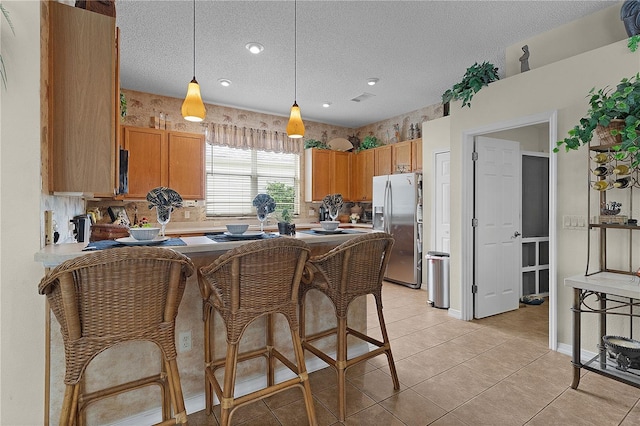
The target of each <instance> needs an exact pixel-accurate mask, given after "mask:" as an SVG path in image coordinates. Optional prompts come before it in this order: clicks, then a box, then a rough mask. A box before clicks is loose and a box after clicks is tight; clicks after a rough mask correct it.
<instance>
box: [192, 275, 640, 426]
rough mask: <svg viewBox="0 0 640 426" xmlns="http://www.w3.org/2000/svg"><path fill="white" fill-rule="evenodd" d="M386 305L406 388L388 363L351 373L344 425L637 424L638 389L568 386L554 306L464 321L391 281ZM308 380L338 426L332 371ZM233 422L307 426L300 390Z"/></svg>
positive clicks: (327, 421) (326, 421) (593, 380)
mask: <svg viewBox="0 0 640 426" xmlns="http://www.w3.org/2000/svg"><path fill="white" fill-rule="evenodd" d="M368 302H369V303H370V305H373V304H374V303H373V298H371V299H370V300H369V301H368ZM383 303H384V314H385V319H386V323H387V328H388V331H389V335H390V337H391V339H392V341H391V348H392V350H393V355H394V358H395V361H396V367H397V370H398V376H399V378H400V390H399V391H395V390H394V389H393V385H392V383H391V378H390V376H389V368H388V366H387V365H386V359H385V358H384V357H383V356H380V357H377V358H374V359H373V360H370V361H368V362H366V363H364V364H361V365H357V366H354V367H352V368H351V369H350V370H349V371H348V374H347V379H348V381H349V384H348V386H347V399H348V402H347V419H346V421H345V422H344V424H345V425H389V426H395V425H411V426H413V425H416V426H418V425H449V426H455V425H461V426H464V425H468V426H476V425H525V424H526V425H532V426H533V425H598V426H602V425H623V426H631V425H638V424H640V389H637V388H634V387H631V386H628V385H625V384H622V383H618V382H615V381H613V380H610V379H607V378H605V377H602V376H599V375H597V374H594V373H589V372H585V373H584V375H583V377H582V379H581V382H580V387H579V388H578V389H577V390H573V389H571V388H570V387H569V385H570V383H571V378H572V369H571V363H570V358H569V357H568V356H565V355H562V354H560V353H557V352H552V351H550V350H549V349H547V347H548V337H547V330H548V303H544V304H542V305H539V306H534V305H520V309H518V310H517V311H513V312H508V313H505V314H502V315H497V316H494V317H490V318H485V319H482V320H479V321H470V322H467V321H459V320H455V319H453V318H451V317H449V316H448V315H447V313H446V311H445V310H441V309H436V308H432V307H429V306H428V305H427V304H426V292H424V291H418V290H412V289H409V288H407V287H403V286H399V285H395V284H390V283H385V284H384V287H383ZM369 312H372V314H370V315H369V317H368V327H369V332H370V334H371V335H374V336H375V335H379V327H378V323H377V317H376V315H375V308H374V309H369ZM310 378H311V389H312V392H313V394H314V398H315V407H316V415H317V417H318V422H319V424H320V425H340V424H341V423H340V422H338V421H337V418H336V415H335V413H336V411H337V403H336V398H335V396H336V393H337V391H336V383H335V373H334V371H333V370H332V369H330V368H325V369H323V370H319V371H316V372H314V373H311V374H310ZM218 412H219V410H216V412H215V414H214V415H211V416H207V415H205V413H204V412H198V413H193V414H191V415H189V424H190V425H192V426H204V425H217V424H218V421H217V418H216V415H217V413H218ZM233 424H234V425H245V426H248V425H261V426H262V425H285V426H289V425H291V426H294V425H295V426H297V425H305V424H307V420H306V414H305V411H304V404H303V401H302V397H301V392H300V391H298V390H297V389H295V390H290V391H287V392H283V393H280V394H278V395H276V396H274V397H272V398H269V399H266V400H264V401H260V402H256V403H254V404H250V405H248V406H245V407H242V408H240V409H238V410H237V412H236V413H235V414H234V416H233Z"/></svg>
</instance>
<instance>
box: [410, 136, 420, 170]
mask: <svg viewBox="0 0 640 426" xmlns="http://www.w3.org/2000/svg"><path fill="white" fill-rule="evenodd" d="M411 145H412V147H411V171H414V172H421V171H422V139H414V140H413V141H411Z"/></svg>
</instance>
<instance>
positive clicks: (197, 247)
mask: <svg viewBox="0 0 640 426" xmlns="http://www.w3.org/2000/svg"><path fill="white" fill-rule="evenodd" d="M343 225H345V226H341V227H342V228H345V229H353V230H354V231H359V232H358V233H339V234H328V235H320V234H310V233H306V232H296V234H295V236H293V238H296V239H299V240H303V241H305V242H306V243H307V244H309V245H314V244H340V243H342V242H344V241H347V240H349V239H350V238H353V237H355V236H357V235H360V234H361V233H369V232H376V231H373V230H372V229H371V226H370V225H363V226H358V227H353V226H352V225H351V224H349V226H346V225H347V224H343ZM297 226H298V225H297V224H296V228H297ZM312 228H319V226H313V224H310V226H309V228H308V229H312ZM184 229H189V228H186V227H185V228H184ZM190 229H193V230H192V231H191V232H192V233H203V232H224V231H225V230H226V228H225V227H209V228H204V227H198V228H195V227H194V228H190ZM195 229H197V230H195ZM250 230H251V231H255V230H259V228H258V229H252V228H251V227H250ZM173 232H175V231H173ZM265 232H267V230H266V227H265ZM167 233H168V234H170V232H167ZM186 233H188V232H187V231H181V234H182V235H183V236H181V237H180V239H181V240H182V241H183V242H184V243H185V245H179V246H173V245H172V246H167V247H169V248H171V249H173V250H176V251H178V252H180V253H184V254H186V255H187V256H189V255H191V254H198V253H200V254H206V253H216V252H225V251H227V250H230V249H232V248H234V247H237V246H239V245H242V244H245V243H248V242H250V241H256V240H239V241H222V242H219V241H214V240H212V239H210V238H209V237H206V236H202V235H200V236H184V234H186ZM276 234H277V232H276ZM286 238H292V237H286ZM87 244H88V243H71V244H53V245H48V246H45V247H44V248H43V249H41V250H40V251H39V252H37V253H35V255H34V260H35V261H36V262H42V263H43V265H44V266H45V267H54V266H57V265H59V264H60V263H62V262H64V261H65V260H69V259H73V258H75V257H78V256H82V255H84V254H87V253H91V252H92V251H83V249H84V248H85V247H86V246H87ZM109 250H111V249H109Z"/></svg>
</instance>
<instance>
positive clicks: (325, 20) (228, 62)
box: [116, 0, 622, 128]
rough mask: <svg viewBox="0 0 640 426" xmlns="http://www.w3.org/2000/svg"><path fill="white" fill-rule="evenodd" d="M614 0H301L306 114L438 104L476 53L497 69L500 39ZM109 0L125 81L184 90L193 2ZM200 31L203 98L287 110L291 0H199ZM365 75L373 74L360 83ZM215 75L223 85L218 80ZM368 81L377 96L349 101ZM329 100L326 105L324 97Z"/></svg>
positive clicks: (341, 116) (395, 110)
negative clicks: (257, 47)
mask: <svg viewBox="0 0 640 426" xmlns="http://www.w3.org/2000/svg"><path fill="white" fill-rule="evenodd" d="M615 3H616V2H611V1H497V2H494V1H311V0H299V1H298V2H297V101H298V104H299V105H300V108H301V111H302V117H303V119H305V120H312V121H318V122H322V123H328V124H334V125H338V126H344V127H350V128H357V127H360V126H363V125H366V124H369V123H373V122H377V121H380V120H384V119H386V118H390V117H395V116H397V115H401V114H403V113H406V112H410V111H414V110H417V109H420V108H422V107H425V106H428V105H433V104H436V103H438V102H440V99H441V95H442V93H443V92H444V91H445V90H446V89H448V88H449V87H451V86H452V85H453V84H455V83H456V82H458V81H459V80H460V79H461V78H462V75H463V74H464V71H465V69H466V68H467V67H468V66H470V65H471V64H473V63H474V62H483V61H485V60H486V61H489V62H492V63H493V64H495V65H496V66H498V67H499V69H500V75H501V76H503V71H504V66H505V49H506V47H507V46H510V45H513V44H515V43H518V42H519V41H521V40H525V39H527V38H530V37H532V36H535V35H537V34H540V33H543V32H545V31H548V30H550V29H552V28H555V27H557V26H560V25H562V24H564V23H566V22H569V21H573V20H575V19H578V18H581V17H583V16H586V15H589V14H591V13H594V12H596V11H598V10H601V9H603V8H605V7H609V6H612V5H613V4H615ZM116 4H117V6H116V7H117V25H118V27H120V34H121V43H120V54H121V58H120V68H121V85H122V87H123V88H126V89H132V90H138V91H143V92H148V93H154V94H160V95H165V96H171V97H176V98H182V97H184V95H185V93H186V88H187V83H188V82H189V81H190V80H191V78H192V77H193V3H192V2H191V1H189V0H181V1H148V0H117V3H116ZM621 25H622V24H621ZM196 39H197V40H196V59H197V60H196V77H197V79H198V82H199V83H200V87H201V90H202V97H203V100H204V101H205V102H206V103H211V104H217V105H225V106H231V107H236V108H241V109H247V110H252V111H258V112H265V113H269V114H275V115H282V116H288V113H289V109H290V108H291V104H292V103H293V100H294V69H295V67H294V63H295V61H294V2H293V1H264V0H263V1H237V0H236V1H204V0H198V1H197V4H196ZM251 41H257V42H260V43H262V44H263V45H264V47H265V49H264V51H263V52H262V53H261V54H260V55H252V54H250V53H249V52H248V51H247V50H246V49H245V47H244V46H245V44H246V43H248V42H251ZM533 54H534V53H532V55H533ZM370 77H376V78H379V79H380V81H379V83H378V84H377V85H375V86H368V85H367V84H366V80H367V78H370ZM221 78H225V79H229V80H231V81H232V84H231V86H229V87H222V86H220V85H219V84H218V83H217V81H218V79H221ZM365 92H366V93H370V94H372V95H374V96H372V97H370V98H368V99H366V100H364V101H362V102H359V103H357V102H353V101H351V99H352V98H354V97H357V96H359V95H362V94H363V93H365ZM325 101H328V102H331V103H332V105H331V107H330V108H323V107H322V106H321V104H322V103H323V102H325Z"/></svg>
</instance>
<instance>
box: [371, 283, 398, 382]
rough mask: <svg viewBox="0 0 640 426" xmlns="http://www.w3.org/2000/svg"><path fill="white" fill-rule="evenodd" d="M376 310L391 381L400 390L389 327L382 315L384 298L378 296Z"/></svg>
mask: <svg viewBox="0 0 640 426" xmlns="http://www.w3.org/2000/svg"><path fill="white" fill-rule="evenodd" d="M375 298H376V308H377V310H378V322H379V323H380V331H381V332H382V341H383V342H384V346H385V350H384V352H385V354H386V355H387V362H388V363H389V372H390V373H391V379H392V380H393V388H394V389H396V390H398V389H400V381H399V380H398V373H397V372H396V364H395V362H394V361H393V354H392V353H391V343H389V335H388V334H387V326H386V325H385V322H384V315H383V314H382V297H381V296H380V295H376V296H375Z"/></svg>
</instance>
